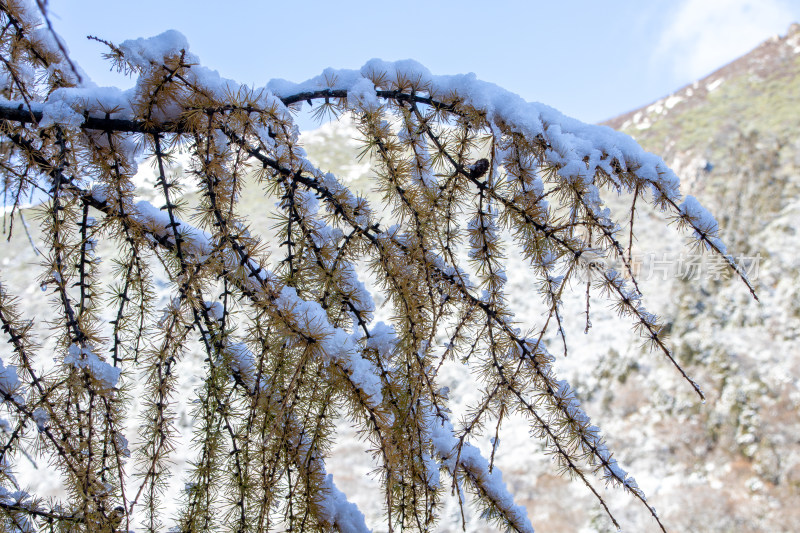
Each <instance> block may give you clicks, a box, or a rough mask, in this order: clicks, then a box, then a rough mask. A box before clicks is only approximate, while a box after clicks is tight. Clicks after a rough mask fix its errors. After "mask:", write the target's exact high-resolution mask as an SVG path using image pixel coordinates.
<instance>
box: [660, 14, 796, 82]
mask: <svg viewBox="0 0 800 533" xmlns="http://www.w3.org/2000/svg"><path fill="white" fill-rule="evenodd" d="M789 1H790V2H791V7H790V4H789V2H786V1H783V0H684V1H683V2H682V3H680V4H679V6H678V7H677V8H676V9H675V12H674V16H673V17H672V19H671V20H669V21H668V22H667V24H666V26H665V28H664V30H663V32H662V34H661V36H660V38H659V41H658V45H657V47H656V51H655V55H654V58H653V59H654V61H655V62H656V63H657V64H661V65H666V67H667V68H669V69H672V72H671V74H672V75H673V76H675V77H676V78H677V79H678V80H680V81H681V82H688V81H690V80H694V79H697V78H700V77H702V76H704V75H706V74H709V73H710V72H712V71H714V70H716V69H717V68H719V67H721V66H723V65H724V64H726V63H728V62H730V61H732V60H734V59H736V58H737V57H739V56H741V55H743V54H745V53H747V52H749V51H750V50H751V49H753V48H755V47H756V46H757V45H758V44H759V43H761V42H762V41H764V40H766V39H768V38H769V37H771V36H772V35H776V34H783V33H785V32H786V29H787V28H788V27H789V24H790V23H791V22H796V21H797V20H798V19H800V7H799V6H798V5H797V2H793V1H792V0H789Z"/></svg>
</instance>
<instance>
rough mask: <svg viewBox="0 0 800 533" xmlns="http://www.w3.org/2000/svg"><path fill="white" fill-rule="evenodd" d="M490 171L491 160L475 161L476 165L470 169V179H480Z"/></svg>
mask: <svg viewBox="0 0 800 533" xmlns="http://www.w3.org/2000/svg"><path fill="white" fill-rule="evenodd" d="M487 170H489V160H488V159H485V158H484V159H478V160H477V161H475V164H474V165H472V166H471V167H469V177H470V178H480V177H481V176H483V175H484V174H486V171H487Z"/></svg>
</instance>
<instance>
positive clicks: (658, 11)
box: [49, 0, 800, 122]
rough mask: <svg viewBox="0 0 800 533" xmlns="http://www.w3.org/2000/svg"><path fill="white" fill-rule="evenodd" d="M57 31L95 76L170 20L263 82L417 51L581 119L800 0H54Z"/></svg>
mask: <svg viewBox="0 0 800 533" xmlns="http://www.w3.org/2000/svg"><path fill="white" fill-rule="evenodd" d="M49 10H50V15H51V20H52V23H53V25H54V27H55V29H56V31H57V32H58V33H59V34H60V35H61V36H62V37H63V38H64V40H65V41H66V43H67V45H68V47H69V49H70V51H71V54H72V57H73V59H75V60H76V61H77V62H78V63H79V64H80V65H81V66H82V67H83V69H84V70H85V71H86V72H87V73H88V74H89V76H90V77H91V78H92V79H93V80H94V81H95V82H96V83H98V84H100V85H117V86H121V87H127V86H130V85H131V84H132V82H131V81H130V80H128V79H125V78H124V77H122V76H121V75H119V74H116V73H113V72H109V65H108V63H107V62H104V61H103V60H102V58H101V54H102V52H104V47H103V45H101V44H100V43H97V42H94V41H88V40H87V39H86V36H87V35H90V34H91V35H96V36H98V37H101V38H104V39H107V40H110V41H113V42H121V41H123V40H125V39H130V38H135V37H149V36H152V35H155V34H158V33H161V32H162V31H164V30H167V29H177V30H179V31H181V32H182V33H184V34H185V35H186V36H187V38H188V40H189V43H190V46H191V50H192V52H193V53H195V54H196V55H198V56H199V57H200V60H201V62H202V63H203V64H204V65H205V66H207V67H210V68H213V69H216V70H218V71H219V72H220V74H222V75H223V76H225V77H228V78H232V79H235V80H237V81H239V82H242V83H247V84H250V85H255V86H261V85H264V84H265V83H266V82H267V81H268V80H270V79H272V78H284V79H288V80H291V81H303V80H305V79H308V78H310V77H312V76H315V75H317V74H319V73H320V72H321V71H322V70H323V69H324V68H325V67H334V68H358V67H360V66H361V65H363V64H364V63H365V62H366V61H367V60H368V59H370V58H373V57H380V58H382V59H386V60H397V59H406V58H412V59H416V60H417V61H419V62H421V63H422V64H424V65H425V66H427V67H428V68H429V69H430V70H431V71H432V72H433V73H434V74H456V73H464V72H475V73H476V74H477V75H478V77H479V78H481V79H484V80H486V81H491V82H493V83H496V84H498V85H500V86H502V87H504V88H506V89H508V90H510V91H513V92H516V93H518V94H520V95H521V96H522V97H524V98H525V99H526V100H532V101H539V102H543V103H545V104H548V105H551V106H553V107H555V108H557V109H559V110H560V111H562V112H564V113H566V114H568V115H571V116H574V117H576V118H579V119H581V120H583V121H586V122H597V121H601V120H603V119H606V118H610V117H613V116H615V115H617V114H620V113H622V112H625V111H628V110H630V109H634V108H637V107H639V106H641V105H644V104H647V103H650V102H652V101H653V100H656V99H658V98H660V97H662V96H665V95H667V94H669V93H670V92H672V91H674V90H676V89H678V88H680V87H681V86H683V85H685V84H686V83H689V82H691V81H693V80H694V79H696V78H698V77H701V76H703V75H705V74H708V73H710V72H711V71H713V70H715V69H716V68H717V67H719V66H722V65H723V64H725V63H727V62H728V61H730V60H732V59H735V58H736V57H738V56H739V55H741V54H743V53H745V52H747V51H748V50H750V49H751V48H753V47H754V46H756V45H757V44H758V43H759V42H761V41H763V40H764V39H766V38H768V37H770V36H771V35H775V34H784V33H785V32H786V29H787V28H788V26H789V24H790V23H791V22H795V21H800V1H797V0H646V1H644V0H608V1H605V2H600V1H591V0H575V1H568V0H562V1H553V0H549V1H546V2H543V1H538V0H528V1H522V0H519V1H518V0H493V1H486V0H482V1H471V0H465V1H461V2H450V1H439V0H427V1H418V0H403V1H402V2H376V1H348V0H336V1H316V0H306V1H299V2H291V1H286V0H283V1H280V2H272V1H263V2H259V1H252V0H251V1H237V0H229V1H228V2H219V1H216V0H215V1H213V2H211V1H209V2H206V1H202V0H194V1H186V0H159V1H153V0H137V1H127V2H123V1H110V0H81V1H75V0H50V1H49Z"/></svg>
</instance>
